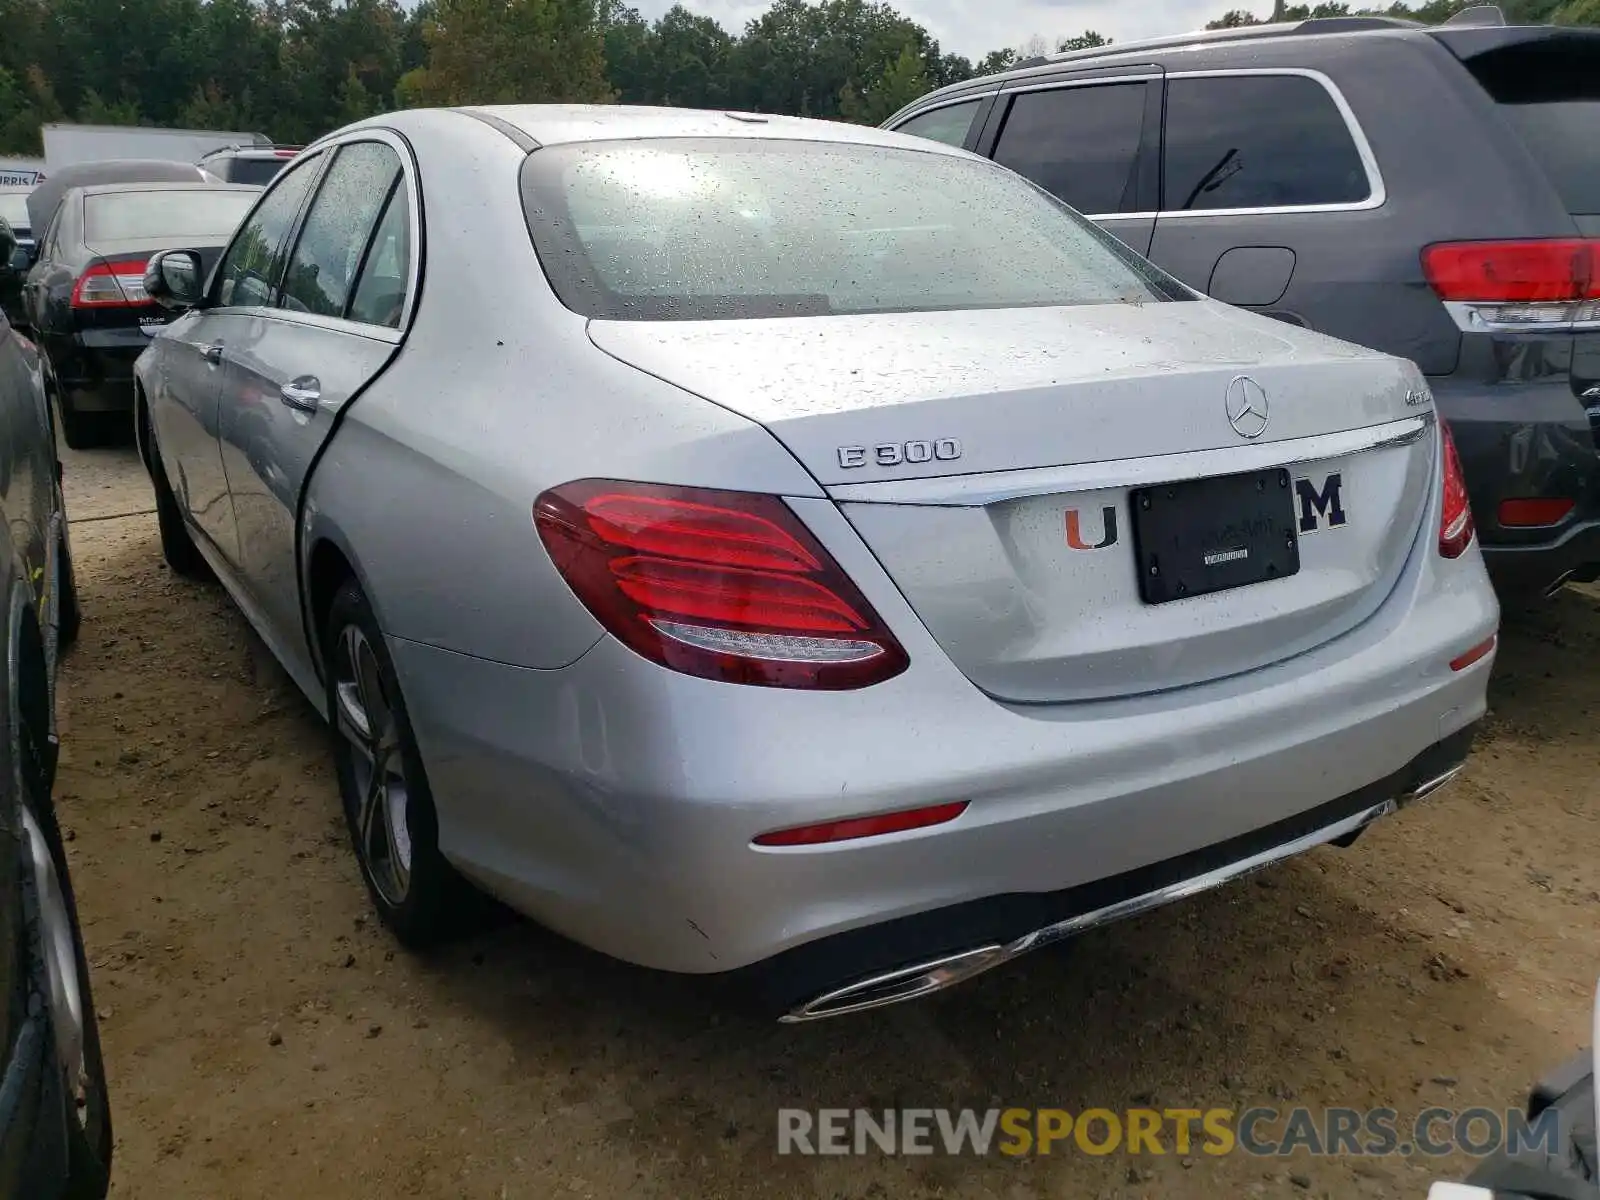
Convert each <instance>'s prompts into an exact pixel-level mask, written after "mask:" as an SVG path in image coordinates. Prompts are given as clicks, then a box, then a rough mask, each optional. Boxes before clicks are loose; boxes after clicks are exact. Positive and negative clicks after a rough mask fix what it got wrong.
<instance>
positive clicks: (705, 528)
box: [533, 479, 907, 689]
mask: <svg viewBox="0 0 1600 1200" xmlns="http://www.w3.org/2000/svg"><path fill="white" fill-rule="evenodd" d="M533 515H534V524H535V525H536V526H537V528H538V530H539V536H540V538H541V539H542V540H543V542H544V546H545V549H546V550H547V551H549V554H550V558H551V561H553V562H554V563H555V566H556V569H557V570H558V571H560V572H561V576H562V578H564V579H565V580H566V581H567V584H568V585H569V586H570V587H571V588H572V590H573V592H574V593H575V594H576V595H577V597H578V599H579V600H581V601H582V602H583V604H584V606H585V607H586V608H588V610H589V611H590V612H591V613H592V614H593V615H594V617H595V619H596V620H597V621H599V622H600V624H601V625H603V626H604V627H605V628H606V629H607V631H609V632H610V633H611V634H612V635H613V636H614V637H616V638H617V639H618V640H619V641H621V642H622V643H623V644H624V645H626V646H629V647H630V648H632V649H633V650H635V651H637V652H638V653H639V654H642V655H643V656H644V657H645V658H648V659H650V660H651V661H652V662H655V663H659V664H660V665H662V666H664V667H669V668H671V669H672V670H674V671H681V672H683V673H684V674H687V675H699V676H701V677H703V678H706V679H717V680H721V681H723V682H725V683H749V684H760V685H763V686H766V687H786V688H813V689H843V688H860V687H867V686H868V685H870V684H874V683H881V682H882V681H883V680H885V679H889V678H891V677H893V676H895V675H898V674H899V673H900V672H901V671H903V670H905V668H906V665H907V659H906V654H905V651H904V650H903V649H901V647H900V643H899V642H898V641H896V640H895V637H894V635H893V634H891V633H890V632H889V630H888V629H887V627H885V625H884V624H883V621H882V620H881V619H880V618H879V617H878V614H877V613H876V612H874V611H873V609H872V606H871V605H869V604H868V603H867V601H866V598H865V597H863V596H862V595H861V593H860V591H859V590H857V588H856V586H855V584H853V583H852V582H851V581H850V579H849V578H848V577H847V576H846V575H845V573H844V571H843V570H842V569H841V568H840V567H839V565H838V564H837V563H836V562H834V561H833V558H832V557H831V556H830V555H829V554H828V552H827V551H826V550H824V549H823V548H822V545H821V544H820V543H819V542H818V541H817V540H816V538H814V537H813V536H812V535H811V533H810V531H809V530H807V529H806V527H805V526H804V525H803V524H801V522H800V520H799V518H797V517H796V516H795V515H794V513H793V511H791V510H790V508H789V507H788V505H786V504H784V502H783V501H782V500H780V499H778V497H776V496H768V495H761V494H757V493H751V492H722V491H711V490H708V489H701V488H685V487H668V486H662V485H657V484H646V483H617V482H612V481H608V480H595V479H588V480H582V481H579V482H576V483H568V484H563V485H562V486H561V487H558V488H552V489H551V490H550V491H548V492H545V493H544V495H542V496H540V497H539V499H538V501H537V502H536V503H535V505H534V510H533Z"/></svg>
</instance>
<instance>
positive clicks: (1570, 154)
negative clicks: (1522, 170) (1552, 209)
mask: <svg viewBox="0 0 1600 1200" xmlns="http://www.w3.org/2000/svg"><path fill="white" fill-rule="evenodd" d="M1467 68H1468V70H1470V71H1471V72H1472V74H1473V75H1474V77H1476V78H1477V80H1478V82H1479V83H1480V84H1482V85H1483V87H1484V90H1485V91H1487V92H1488V93H1489V95H1490V96H1492V97H1494V100H1495V103H1496V104H1498V105H1499V106H1500V111H1501V113H1502V114H1503V115H1504V116H1505V118H1506V120H1507V121H1509V122H1510V123H1511V125H1512V127H1513V128H1514V129H1516V131H1517V132H1518V133H1519V134H1521V135H1522V142H1523V144H1524V145H1525V146H1527V148H1528V152H1529V153H1530V154H1532V155H1533V157H1534V158H1535V159H1536V160H1537V161H1538V163H1539V165H1540V166H1541V167H1543V168H1544V173H1545V175H1546V176H1547V177H1548V178H1549V180H1550V183H1551V185H1552V186H1553V187H1554V188H1555V189H1556V192H1557V193H1558V194H1559V195H1560V196H1561V200H1562V203H1563V204H1565V205H1566V209H1567V211H1568V212H1569V213H1571V214H1572V215H1573V216H1600V38H1596V37H1590V38H1585V39H1584V40H1583V41H1582V42H1579V41H1576V40H1572V41H1567V40H1564V39H1551V40H1548V41H1540V42H1533V43H1529V44H1526V45H1522V46H1515V47H1511V48H1508V49H1505V50H1500V51H1496V52H1493V53H1489V54H1483V55H1480V56H1478V57H1477V58H1473V59H1470V60H1468V62H1467Z"/></svg>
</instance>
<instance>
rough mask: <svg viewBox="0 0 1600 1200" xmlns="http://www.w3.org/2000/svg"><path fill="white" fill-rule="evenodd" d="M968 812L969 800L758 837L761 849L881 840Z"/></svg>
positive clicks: (939, 823)
mask: <svg viewBox="0 0 1600 1200" xmlns="http://www.w3.org/2000/svg"><path fill="white" fill-rule="evenodd" d="M966 811H967V801H965V800H961V801H958V802H957V803H954V804H936V805H934V806H933V807H932V808H912V809H907V810H905V811H903V812H894V813H884V814H883V815H881V816H877V817H852V818H851V819H850V820H848V821H824V822H823V823H822V824H820V825H801V826H799V827H798V828H795V829H781V830H779V831H778V832H776V833H763V834H762V835H761V836H760V837H758V838H756V840H755V844H756V845H758V846H817V845H821V844H823V843H824V842H848V841H853V840H855V839H856V838H865V837H881V836H882V835H883V834H886V833H904V832H906V830H908V829H926V828H928V826H930V825H943V824H945V823H946V822H949V821H954V820H955V819H956V818H957V817H959V816H960V815H961V814H962V813H964V812H966Z"/></svg>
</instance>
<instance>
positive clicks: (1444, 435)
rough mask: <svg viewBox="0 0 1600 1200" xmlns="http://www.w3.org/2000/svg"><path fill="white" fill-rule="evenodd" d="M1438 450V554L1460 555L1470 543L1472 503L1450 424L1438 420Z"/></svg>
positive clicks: (1446, 556) (1450, 556) (1448, 556)
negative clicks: (1441, 479)
mask: <svg viewBox="0 0 1600 1200" xmlns="http://www.w3.org/2000/svg"><path fill="white" fill-rule="evenodd" d="M1439 440H1440V442H1441V443H1442V448H1441V451H1440V454H1441V457H1442V458H1443V459H1444V483H1443V486H1442V488H1441V490H1442V491H1443V493H1444V497H1443V499H1444V502H1443V504H1442V505H1441V506H1440V511H1439V553H1440V554H1442V555H1444V557H1445V558H1460V557H1461V556H1462V555H1463V554H1465V553H1466V552H1467V547H1468V546H1470V545H1472V534H1473V524H1472V505H1471V503H1470V502H1469V501H1468V500H1467V481H1466V477H1465V476H1463V475H1462V473H1461V459H1460V458H1459V457H1457V455H1456V440H1455V438H1453V437H1451V436H1450V426H1448V425H1446V424H1445V423H1444V422H1443V421H1442V420H1441V421H1440V422H1439Z"/></svg>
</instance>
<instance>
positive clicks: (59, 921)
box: [0, 318, 112, 1200]
mask: <svg viewBox="0 0 1600 1200" xmlns="http://www.w3.org/2000/svg"><path fill="white" fill-rule="evenodd" d="M0 514H3V517H4V522H5V528H6V531H7V533H8V534H9V536H0V584H3V585H4V587H5V591H6V594H5V602H4V607H3V609H0V634H3V636H4V644H3V646H0V655H3V657H0V730H3V731H4V734H3V736H4V737H5V738H6V743H5V753H4V754H0V764H3V766H0V825H3V827H4V829H5V831H6V835H7V836H5V837H3V838H0V1197H3V1198H4V1200H93V1198H95V1197H103V1196H104V1195H105V1194H106V1189H107V1185H108V1181H109V1172H110V1169H111V1149H112V1139H111V1113H110V1108H109V1105H108V1103H107V1097H106V1076H105V1064H104V1062H103V1060H102V1056H101V1050H100V1033H99V1026H98V1023H97V1021H96V1019H95V1007H94V998H93V996H92V994H91V992H90V987H89V972H88V965H87V960H86V957H85V954H84V949H83V937H82V931H81V929H80V926H79V923H78V914H77V905H76V902H75V900H74V898H73V891H72V882H71V878H70V876H69V875H68V871H67V860H66V855H65V854H64V852H63V845H62V833H61V826H60V823H59V822H58V820H57V817H56V812H55V805H54V803H53V801H52V799H51V790H52V784H53V781H54V776H55V764H56V747H57V740H56V723H55V716H54V714H55V691H56V687H55V679H56V663H57V659H58V656H59V651H60V649H61V648H62V647H63V646H64V645H65V644H67V643H68V642H70V641H71V640H72V637H73V636H74V634H75V633H76V631H77V627H78V622H79V615H78V603H77V589H76V587H75V586H74V581H73V573H72V556H71V549H70V545H69V542H68V538H67V523H66V510H65V506H64V505H63V503H62V499H61V483H60V471H59V463H58V460H57V458H56V449H55V442H54V440H53V439H52V438H51V436H50V415H49V410H48V407H47V405H46V402H45V394H44V385H43V380H42V376H41V373H40V370H39V362H38V356H37V354H36V352H35V349H34V346H33V344H32V343H31V342H29V341H27V340H26V339H25V338H23V337H22V336H20V335H19V334H17V333H16V332H15V331H14V330H13V329H12V328H11V326H10V325H9V324H8V323H7V322H6V321H5V320H4V318H0Z"/></svg>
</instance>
